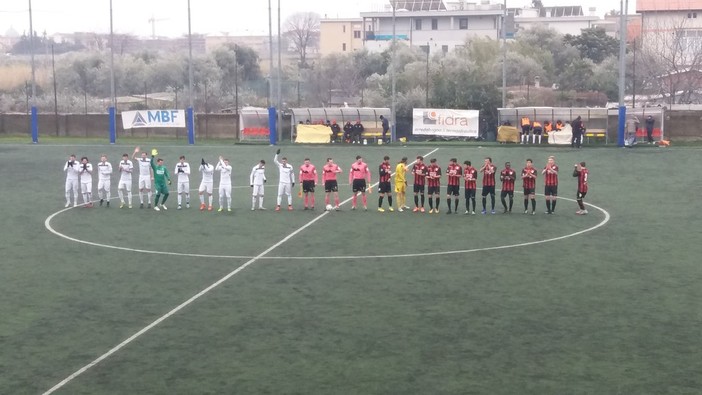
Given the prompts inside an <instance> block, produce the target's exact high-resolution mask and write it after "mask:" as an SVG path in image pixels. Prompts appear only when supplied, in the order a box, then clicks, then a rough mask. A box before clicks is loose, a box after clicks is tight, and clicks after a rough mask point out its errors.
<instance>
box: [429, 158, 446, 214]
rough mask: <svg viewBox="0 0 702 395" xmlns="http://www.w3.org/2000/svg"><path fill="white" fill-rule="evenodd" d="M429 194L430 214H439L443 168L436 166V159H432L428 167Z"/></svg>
mask: <svg viewBox="0 0 702 395" xmlns="http://www.w3.org/2000/svg"><path fill="white" fill-rule="evenodd" d="M427 194H428V195H429V196H428V197H429V214H432V213H435V214H438V213H439V201H440V199H441V195H440V194H441V167H439V165H437V164H436V158H431V160H429V167H427ZM432 197H433V198H434V199H433V200H432ZM449 209H450V206H449Z"/></svg>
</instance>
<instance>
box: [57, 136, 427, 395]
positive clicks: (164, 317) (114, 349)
mask: <svg viewBox="0 0 702 395" xmlns="http://www.w3.org/2000/svg"><path fill="white" fill-rule="evenodd" d="M438 150H439V149H438V148H435V149H434V150H432V151H431V152H429V153H428V154H426V155H424V156H425V157H427V156H429V155H431V154H433V153H434V152H436V151H438ZM376 184H377V183H375V184H373V186H375V185H376ZM351 199H352V198H348V199H346V200H344V201H343V202H342V203H341V204H346V203H348V202H350V201H351ZM327 214H329V212H328V211H323V212H322V213H321V214H320V215H318V216H317V217H315V218H314V219H313V220H311V221H310V222H308V223H306V224H305V225H303V226H301V227H300V228H298V229H297V230H295V231H294V232H292V233H290V234H289V235H287V236H285V237H284V238H283V239H282V240H280V241H279V242H277V243H275V244H273V245H272V246H270V247H268V248H267V249H266V250H265V251H263V252H262V253H260V254H258V255H256V256H255V257H253V258H251V259H250V260H248V261H247V262H246V263H244V264H243V265H241V266H239V267H238V268H236V269H234V270H233V271H232V272H230V273H229V274H227V275H226V276H224V277H222V278H220V279H219V280H217V281H216V282H214V283H213V284H211V285H210V286H208V287H207V288H205V289H203V290H202V291H200V292H198V293H196V294H195V295H193V296H191V297H190V299H188V300H186V301H185V302H183V303H181V304H179V305H178V306H176V307H175V308H173V309H172V310H171V311H169V312H168V313H166V314H164V315H162V316H161V317H159V318H158V319H156V320H155V321H154V322H152V323H150V324H149V325H147V326H145V327H144V328H142V329H141V330H139V331H138V332H136V333H135V334H133V335H131V336H129V337H128V338H126V339H125V340H123V341H122V342H121V343H119V344H118V345H116V346H114V347H112V348H111V349H110V350H109V351H107V352H106V353H104V354H102V355H100V356H99V357H97V358H96V359H94V360H93V361H92V362H90V363H89V364H87V365H85V366H83V367H82V368H80V369H78V370H76V371H75V372H73V373H72V374H71V375H70V376H68V377H66V378H65V379H63V380H61V381H60V382H59V383H58V384H56V385H54V386H53V387H51V388H49V389H48V390H47V391H46V392H44V395H49V394H52V393H54V392H55V391H56V390H58V389H60V388H62V387H63V386H64V385H66V384H68V383H69V382H71V381H72V380H73V379H75V378H76V377H78V376H80V375H81V374H83V373H85V372H86V371H87V370H88V369H90V368H92V367H93V366H95V365H97V364H99V363H100V362H102V361H104V360H105V359H107V358H109V357H110V356H111V355H112V354H114V353H116V352H117V351H119V350H121V349H122V348H124V347H125V346H126V345H128V344H129V343H131V342H133V341H134V340H136V339H137V338H138V337H139V336H141V335H143V334H144V333H146V332H148V331H149V330H151V328H153V327H155V326H156V325H158V324H160V323H161V322H163V321H165V320H167V319H168V318H169V317H171V316H172V315H174V314H176V313H177V312H179V311H180V310H182V309H183V308H185V307H187V306H188V305H189V304H191V303H192V302H194V301H196V300H197V299H199V298H200V297H201V296H203V295H205V294H206V293H208V292H210V291H211V290H213V289H215V288H216V287H218V286H219V285H220V284H222V283H223V282H225V281H227V280H229V279H230V278H232V277H233V276H235V275H236V274H237V273H239V272H241V271H242V270H244V269H246V268H247V267H249V266H250V265H252V264H254V263H255V262H256V261H258V260H260V259H261V258H263V257H264V256H265V255H267V254H268V253H269V252H271V251H273V250H274V249H276V248H278V247H280V246H281V245H282V244H284V243H285V242H286V241H288V240H290V239H291V238H293V237H294V236H295V235H297V234H298V233H300V232H302V231H303V230H305V229H307V228H308V227H310V226H311V225H312V224H314V223H315V222H317V221H319V220H320V219H322V218H324V216H325V215H327Z"/></svg>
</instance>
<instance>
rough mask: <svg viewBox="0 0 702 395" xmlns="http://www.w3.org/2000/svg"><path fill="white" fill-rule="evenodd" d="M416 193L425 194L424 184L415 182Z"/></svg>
mask: <svg viewBox="0 0 702 395" xmlns="http://www.w3.org/2000/svg"><path fill="white" fill-rule="evenodd" d="M414 193H421V194H422V195H424V184H414Z"/></svg>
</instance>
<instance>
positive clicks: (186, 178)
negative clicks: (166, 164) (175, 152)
mask: <svg viewBox="0 0 702 395" xmlns="http://www.w3.org/2000/svg"><path fill="white" fill-rule="evenodd" d="M174 173H175V174H177V175H178V183H181V182H190V165H189V164H188V162H183V163H180V162H178V163H177V164H176V167H175V171H174Z"/></svg>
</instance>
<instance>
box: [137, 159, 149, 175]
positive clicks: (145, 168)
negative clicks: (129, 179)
mask: <svg viewBox="0 0 702 395" xmlns="http://www.w3.org/2000/svg"><path fill="white" fill-rule="evenodd" d="M137 163H139V178H151V160H150V159H149V158H139V159H137Z"/></svg>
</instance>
